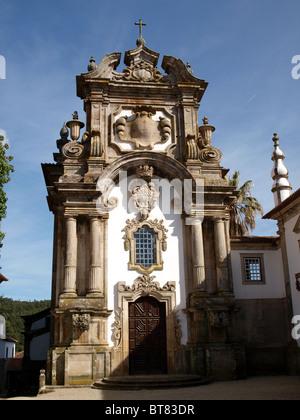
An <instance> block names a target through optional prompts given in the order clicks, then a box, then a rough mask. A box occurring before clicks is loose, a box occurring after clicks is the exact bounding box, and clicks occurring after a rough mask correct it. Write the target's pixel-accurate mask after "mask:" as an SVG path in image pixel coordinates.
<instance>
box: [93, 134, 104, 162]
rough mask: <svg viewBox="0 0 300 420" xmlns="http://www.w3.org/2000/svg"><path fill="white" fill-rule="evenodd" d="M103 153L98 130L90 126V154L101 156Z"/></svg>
mask: <svg viewBox="0 0 300 420" xmlns="http://www.w3.org/2000/svg"><path fill="white" fill-rule="evenodd" d="M102 154H103V146H102V143H101V137H100V130H98V129H95V128H92V130H91V156H92V157H101V156H102Z"/></svg>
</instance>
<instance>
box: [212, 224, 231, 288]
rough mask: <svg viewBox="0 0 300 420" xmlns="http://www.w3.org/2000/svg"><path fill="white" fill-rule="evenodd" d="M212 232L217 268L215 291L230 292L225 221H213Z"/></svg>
mask: <svg viewBox="0 0 300 420" xmlns="http://www.w3.org/2000/svg"><path fill="white" fill-rule="evenodd" d="M214 231H215V252H216V266H217V291H218V292H230V279H229V267H228V252H227V241H226V231H225V221H224V220H223V219H221V218H217V219H215V220H214Z"/></svg>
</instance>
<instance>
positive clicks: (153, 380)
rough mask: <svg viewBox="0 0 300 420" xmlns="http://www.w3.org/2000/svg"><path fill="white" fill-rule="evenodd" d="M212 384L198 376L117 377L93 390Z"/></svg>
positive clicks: (96, 384) (104, 380)
mask: <svg viewBox="0 0 300 420" xmlns="http://www.w3.org/2000/svg"><path fill="white" fill-rule="evenodd" d="M210 382H211V380H210V379H209V378H203V377H202V376H198V375H148V376H118V377H117V376H116V377H108V378H103V379H101V380H99V381H96V382H95V383H94V384H93V385H92V388H94V389H116V390H122V389H123V390H138V389H163V388H184V387H189V386H199V385H206V384H208V383H210Z"/></svg>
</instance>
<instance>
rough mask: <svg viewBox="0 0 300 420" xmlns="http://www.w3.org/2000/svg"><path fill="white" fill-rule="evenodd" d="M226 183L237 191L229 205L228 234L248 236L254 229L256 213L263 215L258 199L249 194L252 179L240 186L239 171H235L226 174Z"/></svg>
mask: <svg viewBox="0 0 300 420" xmlns="http://www.w3.org/2000/svg"><path fill="white" fill-rule="evenodd" d="M226 179H227V182H228V185H229V186H230V187H235V189H236V190H237V191H238V193H237V196H236V198H235V201H234V202H233V203H232V204H231V206H230V236H249V235H250V231H252V230H254V229H255V218H256V216H257V214H258V213H260V214H261V215H263V208H262V206H261V204H260V203H259V202H258V200H257V199H256V198H254V197H252V195H251V189H252V188H253V182H252V181H246V182H245V183H244V184H243V185H242V186H241V187H240V172H239V171H235V172H234V173H233V175H232V178H230V176H228V175H227V176H226Z"/></svg>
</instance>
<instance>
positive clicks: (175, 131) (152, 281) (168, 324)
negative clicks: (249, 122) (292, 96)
mask: <svg viewBox="0 0 300 420" xmlns="http://www.w3.org/2000/svg"><path fill="white" fill-rule="evenodd" d="M158 59H159V54H158V53H156V52H155V51H152V50H150V49H149V48H148V47H146V44H145V41H144V39H143V38H142V36H140V38H139V39H138V40H137V47H136V48H134V49H132V50H129V51H126V53H125V57H124V63H125V66H126V67H125V68H124V70H122V71H120V72H119V71H117V67H118V66H119V64H120V60H121V53H112V54H108V55H105V56H104V58H103V59H102V60H101V62H100V64H99V65H98V66H97V65H96V63H95V60H94V59H93V58H92V59H91V61H90V64H89V66H88V72H86V73H83V74H81V75H80V76H77V95H78V96H79V97H80V98H81V99H82V100H83V105H84V111H85V114H86V120H85V123H83V122H81V121H80V120H79V115H78V113H77V112H74V114H73V120H71V121H69V122H68V123H67V124H64V126H63V128H62V130H61V133H60V134H61V138H60V139H59V140H58V141H57V148H58V152H57V153H55V154H54V160H55V163H53V164H43V165H42V167H43V172H44V177H45V181H46V185H47V190H48V204H49V208H50V211H52V212H53V214H54V249H53V279H52V307H51V340H50V341H51V343H50V349H49V352H48V360H47V381H48V383H49V384H52V385H74V384H91V383H93V382H94V381H97V380H99V379H101V378H103V377H107V376H128V375H155V374H175V373H176V374H197V375H201V376H205V377H214V378H217V379H238V378H243V377H245V376H246V374H247V372H248V373H249V371H251V372H254V373H255V372H260V369H263V368H266V367H267V369H269V370H270V371H272V372H273V371H278V370H279V371H280V370H282V371H286V369H287V366H288V369H289V371H295V369H296V366H297V358H299V352H298V347H297V343H296V342H295V340H293V338H292V337H291V333H290V330H291V328H290V327H289V326H290V325H291V316H292V313H293V310H294V309H293V302H292V296H291V293H294V294H295V293H296V292H295V291H292V292H291V290H290V289H291V288H290V287H288V284H289V276H288V275H287V271H286V267H285V266H286V264H285V265H284V264H283V263H282V258H281V249H282V244H281V242H280V241H281V239H280V237H271V238H270V237H267V238H265V237H250V238H230V233H229V211H230V210H229V206H230V203H232V201H233V200H234V198H235V196H236V191H235V190H234V188H233V187H229V186H228V184H227V181H226V180H225V175H226V173H227V172H228V170H226V169H224V168H223V167H222V166H221V161H222V153H221V151H220V150H219V149H218V148H216V147H215V146H214V145H213V139H212V133H213V132H214V130H215V128H214V127H213V126H211V125H210V124H209V121H208V119H207V118H206V117H204V118H203V120H202V124H199V121H198V108H199V104H200V102H201V99H202V97H203V95H204V93H205V90H206V87H207V82H205V81H204V80H202V79H199V78H197V77H195V76H194V75H193V72H192V70H191V68H190V66H189V65H185V64H184V63H183V62H182V61H181V60H180V59H176V58H174V57H171V56H165V57H164V58H163V60H162V65H161V67H162V70H163V71H164V72H162V71H160V70H159V69H158V68H157V63H158ZM84 127H85V128H84ZM68 129H69V130H68ZM80 131H81V132H80ZM69 135H70V137H71V139H69V138H68V137H69ZM275 147H276V146H275ZM278 148H279V146H278ZM280 159H281V160H280ZM281 161H282V156H281V157H280V158H279V157H275V158H274V164H275V166H276V165H277V164H278V162H281ZM283 166H284V165H283ZM285 178H287V177H285ZM274 188H275V190H276V194H277V193H278V192H279V194H284V193H287V194H288V195H290V191H289V185H288V186H287V187H286V186H285V185H283V186H282V185H280V186H277V187H276V186H275V187H274ZM274 194H275V193H274ZM279 204H280V203H279ZM293 214H294V213H293ZM276 216H277V214H275V213H272V214H271V215H270V217H273V218H276ZM293 217H294V216H293ZM299 232H300V229H299ZM299 232H298V233H299ZM299 239H300V238H299ZM299 272H300V267H299ZM299 289H300V287H299ZM297 297H298V296H296V295H295V298H297ZM299 310H300V308H299ZM299 313H300V312H299ZM298 360H299V359H298Z"/></svg>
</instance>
